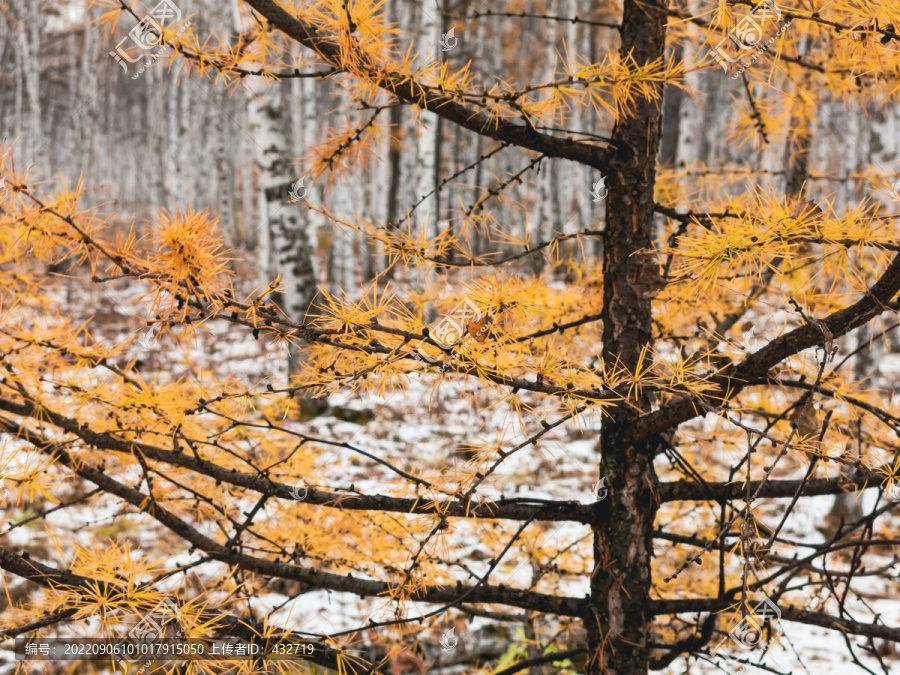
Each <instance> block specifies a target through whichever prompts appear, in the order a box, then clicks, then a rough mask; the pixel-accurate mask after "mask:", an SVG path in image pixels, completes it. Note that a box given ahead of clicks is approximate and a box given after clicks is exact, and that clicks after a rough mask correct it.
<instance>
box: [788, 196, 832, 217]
mask: <svg viewBox="0 0 900 675" xmlns="http://www.w3.org/2000/svg"><path fill="white" fill-rule="evenodd" d="M824 216H825V212H824V211H823V210H822V209H820V208H819V206H818V204H816V203H815V202H814V201H812V200H810V199H800V200H799V201H797V203H796V204H794V211H793V212H792V213H791V218H797V219H798V220H818V219H820V218H823V217H824Z"/></svg>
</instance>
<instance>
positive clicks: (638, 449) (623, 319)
mask: <svg viewBox="0 0 900 675" xmlns="http://www.w3.org/2000/svg"><path fill="white" fill-rule="evenodd" d="M665 23H666V3H665V2H664V0H653V1H652V2H649V3H637V2H635V1H634V0H629V1H627V2H625V5H624V12H623V17H622V48H621V51H622V53H623V54H629V53H630V54H631V55H632V57H633V58H634V59H635V61H636V62H637V63H638V64H640V65H643V64H646V63H650V62H652V61H654V60H656V59H658V58H660V57H661V56H662V55H663V52H664V49H665ZM661 118H662V114H661V110H660V108H659V104H658V103H657V102H653V101H648V100H638V101H637V102H636V104H635V106H634V109H633V111H632V114H631V115H630V116H627V117H623V118H622V119H620V120H619V121H618V122H617V124H616V126H615V128H614V129H613V135H612V145H613V147H614V148H615V151H614V153H612V156H611V157H610V172H609V182H608V186H609V196H608V197H607V204H608V206H607V215H606V234H605V237H604V242H603V243H604V246H603V278H604V290H603V352H602V356H603V361H604V363H605V364H607V366H614V365H618V366H624V367H626V368H628V369H629V370H632V371H633V370H634V369H635V365H636V364H637V363H638V360H639V358H640V354H641V349H642V348H643V347H644V346H645V345H648V344H650V341H651V319H652V315H651V307H650V300H649V299H647V298H644V297H641V294H640V293H639V292H638V291H637V290H636V289H635V288H633V287H632V286H631V285H630V284H629V283H628V280H629V279H632V278H634V277H635V275H636V274H637V270H638V266H639V265H640V264H642V261H644V260H645V259H644V258H643V257H641V256H635V255H632V254H633V253H634V252H635V251H637V250H639V249H642V248H646V247H649V246H650V245H651V239H652V232H653V185H654V181H655V177H656V164H655V161H656V155H657V152H658V149H659V134H660V122H661ZM647 262H649V261H647ZM634 403H636V404H637V405H638V406H639V407H640V408H642V409H644V410H649V402H648V401H647V400H645V399H644V400H638V401H634ZM633 414H634V413H631V412H628V411H626V410H624V409H620V410H618V411H617V412H616V414H615V418H614V419H608V420H606V421H605V423H604V425H603V429H602V431H601V437H600V448H601V451H602V458H601V460H600V475H601V476H605V477H606V479H607V484H608V486H609V494H608V497H607V498H606V499H604V500H602V501H599V502H597V503H596V504H595V506H594V522H593V523H592V529H593V535H594V565H595V569H594V573H593V576H592V578H591V595H590V610H591V613H592V616H590V615H589V616H588V617H586V619H585V625H586V629H587V637H588V648H589V650H590V657H589V659H588V668H587V672H588V673H589V674H591V675H594V674H597V673H616V674H617V675H624V674H626V673H646V672H647V671H648V667H649V650H648V649H647V646H646V643H647V641H648V638H649V636H648V627H649V624H650V620H651V615H650V610H649V600H650V597H649V596H650V586H651V579H650V559H651V556H652V553H653V542H652V531H653V521H654V518H655V515H656V510H657V504H656V498H655V495H654V492H655V486H656V484H657V478H656V475H655V472H654V469H653V459H652V455H653V453H652V452H650V451H649V450H650V449H649V448H648V447H646V446H647V444H648V443H651V442H652V438H651V439H650V440H644V441H640V442H638V443H633V444H628V443H623V442H622V440H621V438H620V434H621V432H622V430H623V429H624V428H626V427H627V426H628V425H629V423H630V418H631V417H632V415H633Z"/></svg>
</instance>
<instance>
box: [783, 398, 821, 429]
mask: <svg viewBox="0 0 900 675" xmlns="http://www.w3.org/2000/svg"><path fill="white" fill-rule="evenodd" d="M801 412H803V406H802V405H801V406H798V407H796V408H794V410H793V411H792V412H791V414H790V417H789V418H788V419H790V420H791V422H796V423H797V432H798V433H800V434H801V435H803V436H814V435H816V434H817V433H819V416H818V415H817V414H816V408H815V406H814V405H813V404H812V402H810V403H809V404H808V405H807V406H806V411H805V412H803V415H802V416H801V415H800V413H801Z"/></svg>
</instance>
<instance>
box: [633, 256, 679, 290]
mask: <svg viewBox="0 0 900 675" xmlns="http://www.w3.org/2000/svg"><path fill="white" fill-rule="evenodd" d="M659 272H660V267H659V265H657V264H656V263H655V262H653V261H652V260H650V259H649V258H638V260H637V263H636V264H635V267H634V272H633V273H632V277H631V280H630V281H631V287H632V288H633V289H634V292H635V293H637V294H638V295H639V296H640V297H642V298H655V297H656V296H657V295H659V294H660V292H661V291H662V289H664V288H665V287H666V285H667V284H668V283H669V282H668V281H666V280H665V279H664V278H663V276H662V275H661V274H660V273H659Z"/></svg>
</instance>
